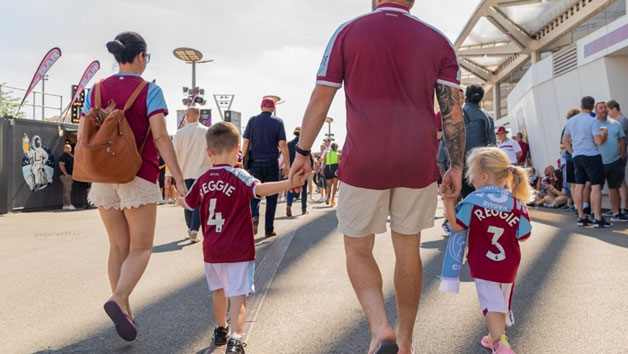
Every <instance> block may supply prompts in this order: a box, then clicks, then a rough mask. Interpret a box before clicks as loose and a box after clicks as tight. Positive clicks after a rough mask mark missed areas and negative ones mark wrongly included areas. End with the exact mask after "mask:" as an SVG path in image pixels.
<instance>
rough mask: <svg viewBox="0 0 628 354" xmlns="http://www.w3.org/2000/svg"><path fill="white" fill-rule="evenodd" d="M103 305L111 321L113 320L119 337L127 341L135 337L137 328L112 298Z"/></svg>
mask: <svg viewBox="0 0 628 354" xmlns="http://www.w3.org/2000/svg"><path fill="white" fill-rule="evenodd" d="M103 307H104V308H105V312H106V313H107V315H108V316H109V318H111V321H113V324H114V325H115V327H116V332H118V335H119V336H120V338H122V339H124V340H126V341H129V342H130V341H133V340H134V339H135V337H137V329H136V328H135V324H134V323H133V321H131V319H130V318H129V316H127V315H126V314H125V313H124V312H122V309H121V308H120V306H118V304H117V303H116V302H115V301H113V300H112V301H107V302H106V303H105V305H104V306H103Z"/></svg>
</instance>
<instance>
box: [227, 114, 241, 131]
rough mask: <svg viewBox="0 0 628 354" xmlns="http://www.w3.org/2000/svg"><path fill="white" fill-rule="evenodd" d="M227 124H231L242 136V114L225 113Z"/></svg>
mask: <svg viewBox="0 0 628 354" xmlns="http://www.w3.org/2000/svg"><path fill="white" fill-rule="evenodd" d="M225 122H231V123H233V125H235V126H236V128H238V131H239V132H240V135H242V114H241V113H240V112H236V111H225Z"/></svg>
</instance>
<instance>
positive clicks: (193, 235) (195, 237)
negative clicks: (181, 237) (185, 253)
mask: <svg viewBox="0 0 628 354" xmlns="http://www.w3.org/2000/svg"><path fill="white" fill-rule="evenodd" d="M190 241H191V242H192V243H197V242H200V241H201V238H200V237H198V231H190Z"/></svg>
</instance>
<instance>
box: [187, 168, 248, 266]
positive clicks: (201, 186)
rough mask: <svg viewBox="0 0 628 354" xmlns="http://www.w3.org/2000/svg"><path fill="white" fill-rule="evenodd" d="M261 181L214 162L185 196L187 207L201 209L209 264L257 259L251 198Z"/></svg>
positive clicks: (206, 255)
mask: <svg viewBox="0 0 628 354" xmlns="http://www.w3.org/2000/svg"><path fill="white" fill-rule="evenodd" d="M258 183H259V181H258V180H257V179H255V178H253V177H252V176H251V175H250V174H249V173H248V172H246V171H245V170H242V169H239V168H233V167H231V166H229V165H214V166H213V167H212V168H211V169H209V171H207V172H205V173H204V174H203V175H202V176H201V177H199V178H198V179H197V180H196V181H195V182H194V184H193V185H192V187H190V190H189V191H188V194H187V195H186V196H185V199H184V201H185V206H186V208H187V209H190V210H192V209H195V208H200V209H199V214H200V218H201V226H202V227H203V236H204V240H203V254H204V259H205V262H206V263H234V262H246V261H252V260H254V259H255V240H254V238H255V236H254V235H253V222H252V217H251V199H252V198H257V196H256V194H255V188H256V186H257V184H258Z"/></svg>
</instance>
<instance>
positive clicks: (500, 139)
mask: <svg viewBox="0 0 628 354" xmlns="http://www.w3.org/2000/svg"><path fill="white" fill-rule="evenodd" d="M497 147H499V148H500V149H502V150H503V151H504V152H505V153H506V155H508V159H509V160H510V163H511V164H513V165H516V164H517V161H519V159H520V158H521V154H522V152H521V146H519V143H518V142H516V141H515V140H512V139H510V138H509V137H508V130H506V128H504V127H499V129H497Z"/></svg>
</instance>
